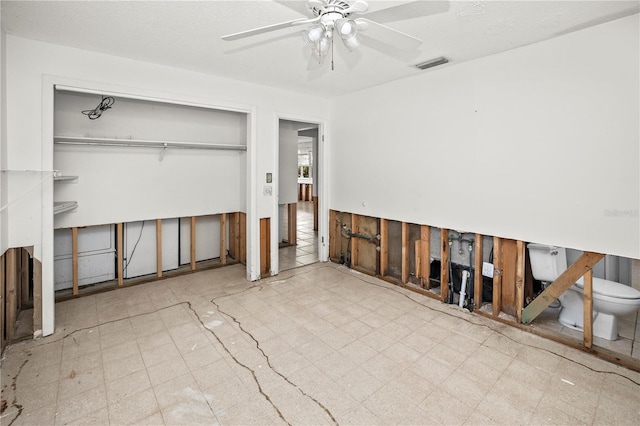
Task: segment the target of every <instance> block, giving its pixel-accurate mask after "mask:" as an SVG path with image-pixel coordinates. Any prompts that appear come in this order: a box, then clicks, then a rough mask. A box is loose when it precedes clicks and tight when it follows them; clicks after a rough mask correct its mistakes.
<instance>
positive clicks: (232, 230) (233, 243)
mask: <svg viewBox="0 0 640 426" xmlns="http://www.w3.org/2000/svg"><path fill="white" fill-rule="evenodd" d="M239 254H240V213H238V212H235V213H231V222H230V223H229V256H231V257H232V258H233V259H234V260H235V261H238V260H239Z"/></svg>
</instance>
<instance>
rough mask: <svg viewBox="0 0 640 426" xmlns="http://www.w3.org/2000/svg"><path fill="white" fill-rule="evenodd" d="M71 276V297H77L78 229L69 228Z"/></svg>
mask: <svg viewBox="0 0 640 426" xmlns="http://www.w3.org/2000/svg"><path fill="white" fill-rule="evenodd" d="M71 274H72V276H73V295H74V296H77V295H78V281H79V280H78V228H77V227H73V228H71Z"/></svg>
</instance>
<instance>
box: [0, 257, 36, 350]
mask: <svg viewBox="0 0 640 426" xmlns="http://www.w3.org/2000/svg"><path fill="white" fill-rule="evenodd" d="M5 273H6V271H5V253H3V254H2V255H0V351H1V350H2V349H4V341H5V333H4V330H5V328H4V324H5V320H6V317H5V305H6V298H5V288H6V280H5V277H6V275H5ZM33 311H34V313H35V306H34V309H33Z"/></svg>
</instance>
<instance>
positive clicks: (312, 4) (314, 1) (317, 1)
mask: <svg viewBox="0 0 640 426" xmlns="http://www.w3.org/2000/svg"><path fill="white" fill-rule="evenodd" d="M326 5H327V2H326V1H323V0H309V1H308V2H307V8H308V9H311V10H313V9H322V8H323V7H325V6H326Z"/></svg>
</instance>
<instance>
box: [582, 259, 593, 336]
mask: <svg viewBox="0 0 640 426" xmlns="http://www.w3.org/2000/svg"><path fill="white" fill-rule="evenodd" d="M583 293H584V321H583V325H584V327H583V339H584V347H585V348H591V346H593V270H591V269H589V270H588V271H587V272H585V274H584V287H583Z"/></svg>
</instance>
